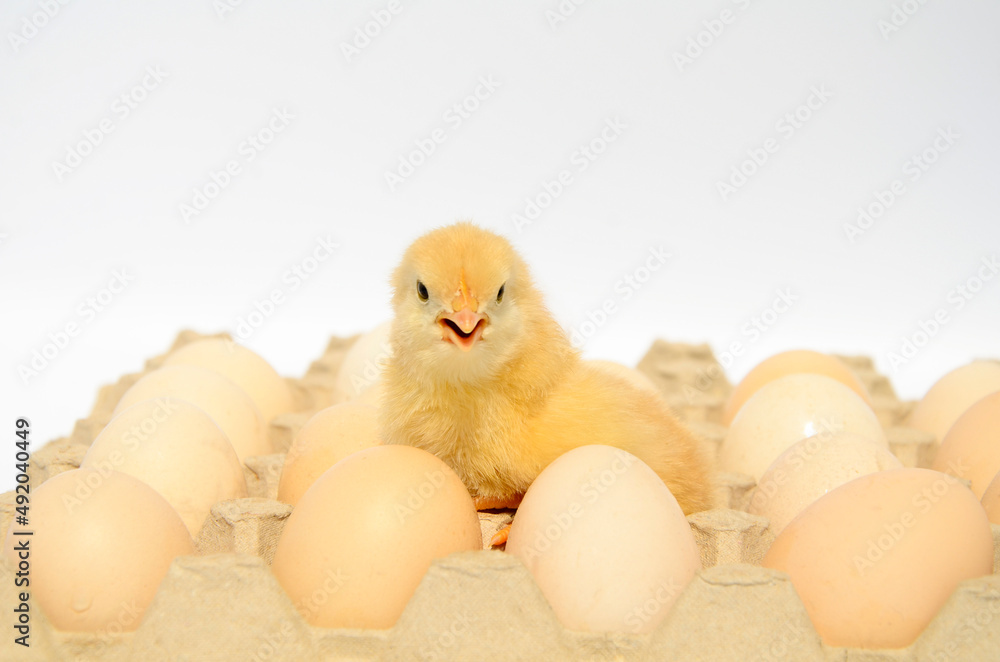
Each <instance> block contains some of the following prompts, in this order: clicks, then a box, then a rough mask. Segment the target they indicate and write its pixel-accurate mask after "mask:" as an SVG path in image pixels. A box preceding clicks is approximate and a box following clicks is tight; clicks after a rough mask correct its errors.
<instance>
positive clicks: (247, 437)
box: [113, 365, 271, 462]
mask: <svg viewBox="0 0 1000 662" xmlns="http://www.w3.org/2000/svg"><path fill="white" fill-rule="evenodd" d="M162 397H170V398H176V399H178V400H186V401H187V402H190V403H191V404H193V405H195V406H196V407H198V408H199V409H201V410H203V411H204V412H205V413H206V414H208V415H209V416H211V417H212V420H213V421H215V423H216V425H218V426H219V427H220V428H222V431H223V432H225V433H226V437H227V438H228V439H229V443H231V444H232V445H233V450H235V451H236V455H237V457H239V458H240V461H241V462H242V461H243V460H245V459H246V458H247V457H250V456H252V455H267V454H268V453H270V452H271V445H270V443H269V442H268V439H267V435H266V429H265V427H264V420H263V418H262V417H261V415H260V410H258V409H257V405H255V404H254V403H253V400H251V399H250V396H249V395H247V394H246V392H245V391H244V390H242V389H241V388H240V387H238V386H237V385H236V384H234V383H233V382H232V381H230V380H229V379H226V378H225V377H223V376H222V375H220V374H219V373H217V372H213V371H212V370H208V369H207V368H201V367H198V366H191V365H173V366H166V367H163V368H159V369H157V370H153V371H152V372H150V373H148V374H146V375H145V376H143V377H142V378H141V379H140V380H139V381H137V382H136V383H135V384H133V385H132V387H131V388H130V389H129V390H127V391H126V392H125V394H124V395H123V396H122V399H121V400H120V401H119V402H118V406H117V407H115V411H114V414H113V415H114V416H117V415H118V414H119V413H121V412H122V411H123V410H124V409H126V408H127V407H131V406H132V405H134V404H135V403H137V402H139V401H140V400H150V399H155V398H162Z"/></svg>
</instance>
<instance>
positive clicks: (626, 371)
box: [584, 359, 662, 395]
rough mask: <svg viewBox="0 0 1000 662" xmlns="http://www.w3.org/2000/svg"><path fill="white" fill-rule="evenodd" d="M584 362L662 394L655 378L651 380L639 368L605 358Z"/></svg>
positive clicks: (638, 386) (639, 386)
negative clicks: (655, 382)
mask: <svg viewBox="0 0 1000 662" xmlns="http://www.w3.org/2000/svg"><path fill="white" fill-rule="evenodd" d="M584 363H585V364H586V365H590V366H593V367H595V368H597V369H598V370H601V371H603V372H605V373H607V374H609V375H614V376H615V377H620V378H622V379H624V380H625V381H627V382H629V383H630V384H632V385H633V386H635V387H636V388H640V389H644V390H646V391H651V392H652V393H656V394H657V395H662V393H661V392H660V389H658V388H657V387H656V384H654V383H653V380H651V379H650V378H649V377H647V376H646V375H644V374H642V373H641V372H639V371H638V370H635V369H633V368H629V367H627V366H624V365H622V364H621V363H616V362H614V361H605V360H603V359H590V360H587V361H584Z"/></svg>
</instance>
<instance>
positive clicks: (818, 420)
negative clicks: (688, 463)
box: [719, 373, 889, 480]
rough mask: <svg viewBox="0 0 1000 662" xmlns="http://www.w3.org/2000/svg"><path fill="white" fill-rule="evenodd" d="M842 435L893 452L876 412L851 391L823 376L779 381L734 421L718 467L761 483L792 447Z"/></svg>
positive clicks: (763, 389) (764, 389) (753, 399)
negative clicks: (810, 439)
mask: <svg viewBox="0 0 1000 662" xmlns="http://www.w3.org/2000/svg"><path fill="white" fill-rule="evenodd" d="M840 432H849V433H852V434H857V435H860V436H862V437H865V438H867V439H870V440H871V441H873V442H875V443H877V444H878V445H879V446H882V447H883V448H885V449H887V450H888V448H889V442H888V441H887V440H886V436H885V432H884V431H883V430H882V426H881V425H879V422H878V418H877V417H876V416H875V412H873V411H872V409H871V407H869V406H868V405H866V404H865V402H864V400H862V399H861V397H860V396H859V395H858V394H857V393H855V392H854V391H852V390H851V389H849V388H847V387H846V386H844V385H843V384H841V383H840V382H838V381H837V380H835V379H833V378H831V377H827V376H825V375H816V374H807V373H801V374H793V375H786V376H784V377H779V378H778V379H775V380H774V381H772V382H769V383H767V384H765V385H764V386H762V387H761V388H760V389H759V390H758V391H757V392H756V393H755V394H754V395H753V396H752V397H751V398H750V399H749V400H747V402H746V404H745V405H743V407H742V408H741V409H740V411H739V413H738V414H737V415H736V418H734V419H733V424H732V425H731V426H730V428H729V432H728V433H727V434H726V437H725V439H723V441H722V445H721V446H720V448H719V467H720V469H721V470H722V471H729V472H734V473H742V474H748V475H750V476H753V477H754V479H755V480H759V479H760V476H761V474H763V473H764V471H765V470H766V469H767V467H768V466H770V464H771V463H772V462H774V460H775V459H777V457H778V456H779V455H781V453H783V452H784V451H785V450H786V449H787V448H788V447H789V446H791V445H792V444H794V443H796V442H798V441H801V440H802V439H805V438H807V437H811V436H813V435H815V434H819V433H825V434H836V433H840Z"/></svg>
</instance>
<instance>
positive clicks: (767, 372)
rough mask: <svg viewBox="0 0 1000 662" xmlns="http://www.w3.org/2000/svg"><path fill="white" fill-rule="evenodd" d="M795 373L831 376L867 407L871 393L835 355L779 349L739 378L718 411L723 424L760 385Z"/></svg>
mask: <svg viewBox="0 0 1000 662" xmlns="http://www.w3.org/2000/svg"><path fill="white" fill-rule="evenodd" d="M797 373H812V374H817V375H826V376H827V377H832V378H833V379H836V380H837V381H838V382H840V383H841V384H843V385H844V386H847V387H848V388H850V389H851V390H852V391H854V392H855V393H857V394H858V396H860V397H861V399H862V400H864V401H865V404H867V405H868V406H871V404H872V400H871V396H870V395H868V389H866V388H865V385H864V384H862V383H861V380H860V379H858V377H857V375H855V374H854V373H853V372H852V371H851V369H850V368H849V367H848V366H847V364H846V363H844V362H843V361H841V360H840V359H838V358H837V357H835V356H830V355H829V354H821V353H820V352H814V351H812V350H808V349H796V350H791V351H788V352H781V353H780V354H775V355H774V356H771V357H768V358H766V359H764V360H763V361H761V362H760V363H758V364H757V365H756V366H754V368H753V370H751V371H750V372H748V373H747V375H746V377H744V378H743V379H742V380H740V383H739V384H737V385H736V388H734V389H733V392H732V393H731V394H730V396H729V400H728V401H727V402H726V408H725V410H724V411H723V413H722V423H723V425H730V424H731V423H732V422H733V419H734V418H736V414H737V413H738V412H739V410H740V408H741V407H742V406H743V404H744V403H745V402H746V401H747V400H749V399H750V398H751V397H752V396H753V394H754V393H756V392H757V391H758V390H759V389H760V387H761V386H763V385H764V384H767V383H769V382H772V381H774V380H775V379H778V378H780V377H784V376H785V375H794V374H797Z"/></svg>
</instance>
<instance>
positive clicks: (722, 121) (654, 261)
mask: <svg viewBox="0 0 1000 662" xmlns="http://www.w3.org/2000/svg"><path fill="white" fill-rule="evenodd" d="M998 31H1000V5H997V4H995V3H980V2H972V1H970V0H957V1H952V2H947V3H945V2H918V1H917V0H906V1H903V0H892V1H890V0H878V1H875V2H873V1H871V0H852V1H850V2H839V3H826V2H817V1H811V2H798V3H794V4H793V3H776V2H753V1H749V0H746V1H745V0H740V1H738V2H734V1H731V0H718V1H713V2H655V1H653V0H645V1H639V0H632V1H627V2H626V1H616V2H611V1H610V0H587V1H586V2H580V3H579V4H576V3H574V2H573V1H572V0H563V1H562V2H559V1H558V0H548V1H541V2H485V1H478V2H470V1H461V2H459V1H455V2H431V1H429V0H425V1H423V2H411V1H407V0H399V1H398V2H396V1H393V2H388V1H387V0H377V1H366V2H355V3H324V2H318V1H314V2H307V1H304V0H303V1H300V2H276V1H275V0H243V1H242V2H236V1H235V0H232V1H231V2H226V0H218V1H217V2H213V1H212V0H187V1H170V2H167V1H166V0H160V1H157V2H144V3H84V2H68V3H67V4H65V5H63V4H60V3H59V2H58V1H57V0H34V1H27V2H22V1H15V0H8V1H7V2H4V6H3V9H2V13H0V34H2V36H3V43H2V44H0V309H2V311H3V313H2V314H3V322H2V326H0V329H2V330H0V333H2V343H0V346H2V348H3V366H2V367H3V370H2V371H0V402H2V403H3V408H2V418H0V430H3V429H6V430H7V432H6V433H4V435H5V437H6V438H7V439H8V440H9V442H8V443H7V444H6V446H0V489H10V486H11V485H12V484H13V460H14V446H13V442H14V440H15V439H14V436H13V431H14V421H15V418H16V417H18V416H26V417H28V418H30V420H31V423H32V433H33V444H34V445H33V448H35V449H37V448H39V447H40V446H41V445H42V444H43V443H45V442H47V441H49V440H51V439H53V438H56V437H59V436H63V435H66V434H68V433H69V432H70V431H71V429H72V425H73V421H74V420H75V419H77V418H80V417H84V416H86V415H87V413H88V412H89V410H90V407H91V406H92V404H93V401H94V398H95V396H96V394H97V390H98V388H99V387H100V386H101V385H102V384H105V383H109V382H113V381H115V380H116V379H117V378H118V377H119V376H120V375H121V374H123V373H126V372H132V371H136V370H138V369H140V368H141V367H142V364H143V362H144V360H145V359H146V358H148V357H150V356H152V355H155V354H158V353H160V352H162V351H164V350H165V349H166V348H167V347H168V346H169V345H170V343H171V342H172V340H173V338H174V336H175V335H176V334H177V332H178V331H179V330H181V329H185V328H192V329H197V330H199V331H202V332H215V331H220V330H229V331H231V332H237V330H238V329H239V328H240V323H241V322H242V321H247V323H248V324H250V323H251V322H256V324H255V325H253V328H250V327H249V326H248V327H247V328H244V329H242V331H243V332H244V333H243V335H245V336H246V337H245V341H244V342H245V344H247V345H248V346H249V347H250V348H252V349H253V350H255V351H257V352H258V353H260V354H261V355H262V356H264V357H265V358H266V359H268V360H269V361H270V362H271V363H272V364H273V365H274V366H275V367H276V368H277V369H278V370H279V372H281V373H282V374H285V375H289V376H296V375H301V374H302V373H303V372H304V371H305V370H306V368H307V367H308V365H309V362H310V361H311V360H313V359H315V358H316V357H318V356H319V355H320V354H321V352H322V350H323V348H324V347H325V345H326V342H327V340H328V338H329V337H330V336H331V335H335V334H336V335H347V334H353V333H356V332H361V331H366V330H369V329H371V328H373V327H374V326H376V325H377V324H379V323H380V322H382V321H384V320H386V319H388V318H389V315H390V312H389V307H388V297H389V291H388V285H387V280H388V276H389V273H390V271H391V269H392V268H393V267H394V266H395V264H396V262H397V261H398V259H399V257H400V255H401V253H402V251H403V249H404V248H405V247H406V246H407V244H408V243H409V242H410V241H412V240H413V239H414V238H415V237H416V236H418V235H420V234H422V233H423V232H424V231H426V230H428V229H430V228H432V227H434V226H437V225H441V224H446V223H450V222H452V221H454V220H457V219H472V220H475V221H476V222H478V223H480V224H482V225H484V226H486V227H488V228H491V229H494V230H496V231H498V232H501V233H503V234H505V235H507V236H509V237H510V238H511V240H512V241H513V242H514V243H515V245H516V246H517V247H518V248H519V249H520V250H521V251H522V253H523V255H524V256H525V258H526V259H527V261H528V262H529V264H530V265H531V266H532V268H533V271H534V275H535V278H536V280H537V281H538V283H539V285H540V287H541V288H542V289H543V291H544V292H545V293H546V295H547V297H548V304H549V307H550V308H551V309H552V311H553V312H554V313H555V314H556V315H557V317H558V318H559V319H560V320H561V321H562V322H563V323H564V324H565V326H566V327H567V329H568V330H574V331H576V332H577V333H579V334H580V337H581V338H583V340H584V341H585V342H584V351H585V353H586V355H588V356H590V357H594V358H610V359H615V360H618V361H622V362H624V363H627V364H630V365H633V364H635V362H636V361H637V360H638V359H639V358H640V357H641V356H642V355H643V354H644V353H645V352H646V350H647V349H648V347H649V345H650V344H651V342H652V341H653V339H654V338H657V337H662V338H665V339H668V340H672V341H685V342H696V343H700V342H708V343H710V344H711V346H712V347H713V348H714V349H715V350H716V352H717V353H720V352H722V351H724V350H725V349H726V348H728V347H729V346H730V345H731V344H732V343H734V342H739V343H741V345H742V348H743V352H742V355H741V356H739V357H734V359H733V361H732V362H731V363H730V364H729V365H728V366H727V373H728V375H729V377H730V379H731V380H732V381H734V382H735V381H738V380H739V379H740V378H741V377H742V376H743V375H744V374H745V373H746V372H747V371H749V370H750V369H751V368H752V367H753V366H754V365H755V364H756V363H757V362H758V361H760V360H762V359H763V358H765V357H767V356H768V355H770V354H774V353H776V352H779V351H782V350H786V349H793V348H812V349H816V350H820V351H831V352H838V353H848V354H865V355H868V356H871V357H873V358H874V359H875V361H876V364H877V367H878V368H879V369H880V370H881V371H882V372H884V373H886V374H888V375H890V377H891V379H892V381H893V384H894V385H895V387H896V389H897V392H898V393H899V394H900V395H901V396H902V397H904V398H918V397H920V396H921V395H922V394H923V393H924V392H925V391H926V389H927V388H928V387H929V386H930V385H931V384H932V383H933V382H934V381H935V380H936V379H937V378H938V377H940V376H941V375H943V374H944V373H945V372H947V371H949V370H951V369H953V368H955V367H957V366H959V365H961V364H963V363H966V362H967V361H969V360H971V359H972V358H974V357H998V356H1000V347H998V342H997V337H998V336H997V332H998V329H1000V305H998V302H1000V277H997V275H996V274H994V268H991V267H989V266H988V264H989V261H990V260H991V259H993V258H995V257H1000V224H998V222H997V209H998V208H1000V186H998V185H997V175H998V168H997V157H998V154H1000V123H998V122H997V117H1000V75H998V72H1000V40H997V38H996V36H997V34H998ZM227 168H228V169H229V170H228V171H227ZM859 208H860V209H863V210H865V211H866V213H867V214H868V218H867V219H861V220H860V222H859ZM848 226H852V227H848ZM324 244H327V245H328V244H336V245H337V247H336V248H335V249H333V250H332V251H331V250H329V249H327V248H322V247H321V246H322V245H324ZM655 255H661V256H662V255H667V257H666V258H663V257H654V256H655ZM647 259H649V260H650V262H649V265H647V264H646V262H647ZM984 260H985V261H986V262H984ZM647 266H649V267H652V266H656V267H657V268H656V269H655V270H650V271H648V272H647V271H644V268H646V267H647ZM977 274H978V275H977ZM647 276H648V277H647ZM980 276H982V279H980ZM987 277H989V278H987ZM970 279H971V280H970ZM959 288H964V292H965V294H963V293H962V291H960V290H959ZM973 289H975V290H977V291H975V292H973V291H972V290H973ZM275 290H277V291H278V293H279V295H280V296H279V299H280V303H279V305H277V306H275V307H274V309H273V311H272V312H271V314H269V315H266V316H265V315H261V316H260V317H256V316H254V317H252V318H251V316H250V315H251V313H252V312H253V311H254V310H255V305H256V303H257V302H260V301H263V300H264V299H265V298H268V297H269V295H270V294H272V293H273V292H274V291H275ZM778 299H781V301H782V302H780V303H778V305H777V306H775V301H776V300H778ZM609 301H610V304H609V303H608V302H609ZM788 301H790V302H791V304H790V305H789V304H788V303H787V302H788ZM263 308H265V309H267V306H263ZM602 309H606V310H611V311H613V312H611V313H610V314H604V313H601V312H598V311H601V310H602ZM942 313H943V316H942ZM935 315H937V316H938V321H937V322H936V325H935V323H928V322H926V320H932V319H934V317H935ZM941 320H944V321H941ZM248 330H249V331H250V333H246V331H248ZM70 331H72V333H70ZM64 334H65V335H64ZM921 334H924V335H921ZM584 336H586V337H584ZM904 339H910V341H911V342H915V343H916V344H920V345H921V347H919V348H918V349H916V351H914V352H910V351H908V352H907V354H910V355H911V356H909V357H907V358H905V361H904V360H899V361H897V360H894V359H893V354H892V353H893V352H896V353H900V352H901V351H902V346H903V344H904ZM36 352H37V354H36ZM900 357H901V358H902V354H900ZM3 448H7V450H3Z"/></svg>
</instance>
